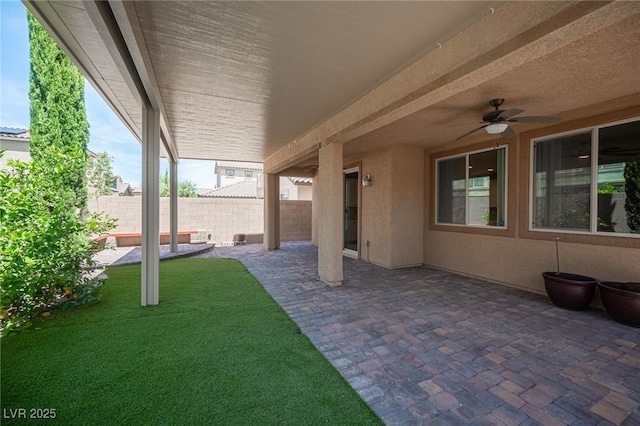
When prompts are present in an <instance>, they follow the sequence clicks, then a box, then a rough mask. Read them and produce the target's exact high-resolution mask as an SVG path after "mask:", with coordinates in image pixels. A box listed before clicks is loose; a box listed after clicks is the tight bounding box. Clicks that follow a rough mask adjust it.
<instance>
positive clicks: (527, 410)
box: [201, 242, 640, 426]
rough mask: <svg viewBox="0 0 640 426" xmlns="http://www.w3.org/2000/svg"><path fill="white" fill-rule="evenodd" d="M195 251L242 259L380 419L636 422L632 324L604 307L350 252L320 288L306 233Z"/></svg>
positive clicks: (638, 397) (639, 392) (637, 338)
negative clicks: (267, 243) (573, 306)
mask: <svg viewBox="0 0 640 426" xmlns="http://www.w3.org/2000/svg"><path fill="white" fill-rule="evenodd" d="M201 256H202V257H207V256H225V257H227V256H228V257H233V258H237V259H239V260H241V261H242V262H243V263H244V264H245V265H246V266H247V268H248V269H249V270H250V271H251V273H252V274H254V275H255V276H256V278H258V280H259V281H260V282H261V283H262V284H263V286H264V287H265V288H266V289H267V291H269V293H270V294H271V295H272V296H273V297H274V298H275V300H276V301H277V302H278V303H279V304H280V305H281V306H282V307H283V308H284V309H285V310H286V311H287V313H288V314H289V315H290V316H291V318H292V319H293V320H294V321H296V322H297V323H298V325H299V327H300V328H301V330H302V331H303V332H304V333H305V334H307V335H308V336H309V338H310V339H311V340H312V341H313V343H314V344H315V345H316V346H317V347H318V349H319V350H320V351H321V352H322V353H323V354H324V355H325V356H326V357H327V358H328V359H329V360H330V361H331V362H332V364H333V365H334V366H335V367H336V368H337V369H338V371H340V373H341V374H342V375H343V376H344V377H345V378H346V379H347V380H348V382H349V383H350V384H351V385H352V386H353V387H354V388H355V389H356V390H357V391H358V393H359V394H360V395H361V396H362V397H363V399H364V400H365V401H366V402H367V403H368V404H369V405H370V406H371V407H372V408H373V409H374V410H375V411H376V413H377V414H378V415H379V416H380V417H381V418H382V419H383V420H384V421H385V422H386V423H387V424H423V423H430V422H431V423H434V424H447V425H450V424H470V423H473V424H507V425H516V424H543V425H546V426H549V425H565V424H573V423H576V424H578V423H579V424H623V425H631V424H634V425H637V424H640V410H639V406H640V333H639V332H638V329H634V328H631V327H627V326H624V325H621V324H618V323H616V322H614V321H612V320H611V319H609V318H608V317H607V315H606V313H605V312H604V311H599V310H593V309H592V310H588V311H586V312H572V311H566V310H563V309H560V308H556V307H554V306H553V305H551V303H550V302H549V301H548V300H547V298H546V297H544V296H539V295H535V294H531V293H527V292H524V291H520V290H514V289H510V288H507V287H503V286H500V285H497V284H493V283H488V282H485V281H482V280H479V279H474V278H469V277H465V276H460V275H456V274H452V273H448V272H443V271H440V270H435V269H430V268H422V267H420V268H411V269H402V270H387V269H384V268H380V267H376V266H374V265H371V264H368V263H366V262H363V261H354V260H350V259H345V265H344V270H345V280H344V285H343V286H342V287H338V288H331V287H328V286H326V285H325V284H323V283H321V282H320V281H319V280H318V278H317V250H316V248H315V247H314V246H312V245H311V244H310V243H307V242H298V243H286V244H283V246H282V248H281V249H280V250H277V251H273V252H266V251H264V249H263V248H262V246H258V245H253V246H251V245H250V246H244V247H234V248H229V249H221V250H216V251H215V252H211V253H208V254H205V255H201Z"/></svg>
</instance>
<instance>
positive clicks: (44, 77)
mask: <svg viewBox="0 0 640 426" xmlns="http://www.w3.org/2000/svg"><path fill="white" fill-rule="evenodd" d="M27 20H28V27H29V54H30V59H31V65H30V75H29V77H30V81H29V100H30V107H31V109H30V113H31V123H30V129H29V130H30V133H31V137H30V139H31V141H30V153H31V158H32V160H33V161H34V162H39V163H40V164H41V165H43V166H45V167H47V168H49V170H54V169H55V170H58V171H60V172H61V173H55V175H56V176H59V180H60V182H55V183H54V182H52V183H53V184H55V185H59V186H60V187H61V188H67V189H71V190H72V191H73V192H74V193H75V201H74V203H75V207H76V208H78V209H81V210H84V209H85V208H86V204H87V185H86V168H87V151H86V150H87V143H88V142H89V123H88V121H87V113H86V109H85V105H84V78H83V76H82V74H81V73H80V71H78V69H77V68H76V67H75V65H73V63H72V62H71V61H70V60H69V58H68V57H67V55H66V54H65V53H64V52H63V51H62V50H61V49H60V48H59V47H58V46H57V44H56V43H55V42H54V41H53V40H52V39H51V37H50V36H49V34H48V33H47V32H46V31H45V30H44V28H42V26H41V25H40V23H39V22H38V21H37V20H36V19H35V18H34V17H33V15H31V13H29V12H27ZM54 151H55V152H57V153H60V154H62V157H63V158H65V161H64V162H62V163H61V162H60V161H59V160H58V159H59V158H60V157H59V156H58V155H51V153H53V152H54Z"/></svg>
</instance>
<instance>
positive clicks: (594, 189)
mask: <svg viewBox="0 0 640 426" xmlns="http://www.w3.org/2000/svg"><path fill="white" fill-rule="evenodd" d="M635 121H640V116H633V117H629V118H625V119H620V120H614V121H606V122H602V123H598V124H592V125H588V126H583V127H579V128H575V129H571V130H567V131H563V132H557V133H552V134H548V135H544V136H539V137H532V138H530V139H529V171H528V174H529V176H528V177H529V187H528V199H527V208H528V219H527V224H526V225H527V231H528V232H532V233H535V234H540V233H544V234H549V233H553V234H563V235H576V236H585V237H602V238H616V239H619V238H631V239H640V234H631V233H615V232H598V155H599V148H600V140H599V139H600V130H601V129H604V128H607V127H613V126H618V125H621V124H627V123H633V122H635ZM581 133H590V134H591V145H590V149H591V158H590V160H591V163H590V169H591V172H590V173H591V176H590V179H589V180H590V188H589V230H588V231H580V230H575V229H560V228H535V227H534V226H533V220H534V211H533V210H534V195H535V191H536V187H535V184H536V181H535V179H536V177H535V163H536V157H535V145H536V143H538V142H545V141H550V140H553V139H558V138H562V137H566V136H573V135H578V134H581Z"/></svg>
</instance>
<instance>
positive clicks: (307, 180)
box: [289, 177, 313, 185]
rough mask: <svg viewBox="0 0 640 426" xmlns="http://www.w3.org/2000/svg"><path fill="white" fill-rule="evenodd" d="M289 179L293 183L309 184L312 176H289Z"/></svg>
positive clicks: (311, 181)
mask: <svg viewBox="0 0 640 426" xmlns="http://www.w3.org/2000/svg"><path fill="white" fill-rule="evenodd" d="M289 180H290V181H291V182H293V184H294V185H311V184H312V183H313V178H305V177H290V178H289Z"/></svg>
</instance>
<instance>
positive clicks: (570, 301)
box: [542, 272, 596, 311]
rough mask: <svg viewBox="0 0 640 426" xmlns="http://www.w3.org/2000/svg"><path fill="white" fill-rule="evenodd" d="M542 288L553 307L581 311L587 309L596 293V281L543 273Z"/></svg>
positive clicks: (564, 274)
mask: <svg viewBox="0 0 640 426" xmlns="http://www.w3.org/2000/svg"><path fill="white" fill-rule="evenodd" d="M542 276H543V277H544V288H545V290H546V291H547V295H548V296H549V299H551V301H552V302H553V304H554V305H556V306H558V307H560V308H564V309H571V310H572V311H582V310H584V309H587V307H588V306H589V304H590V303H591V301H592V300H593V295H594V294H595V292H596V280H595V279H594V278H591V277H585V276H583V275H575V274H567V273H564V272H562V273H560V275H557V274H556V273H555V272H543V273H542Z"/></svg>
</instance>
